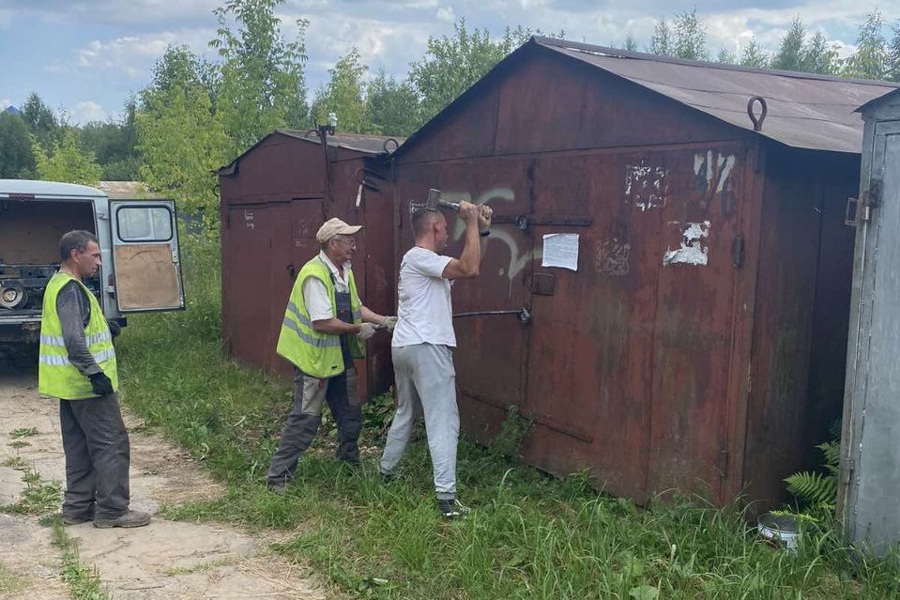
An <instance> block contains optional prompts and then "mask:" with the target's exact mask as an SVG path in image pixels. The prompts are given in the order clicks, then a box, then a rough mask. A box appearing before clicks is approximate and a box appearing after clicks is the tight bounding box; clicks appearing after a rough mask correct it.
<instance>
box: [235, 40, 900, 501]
mask: <svg viewBox="0 0 900 600" xmlns="http://www.w3.org/2000/svg"><path fill="white" fill-rule="evenodd" d="M892 89H895V87H894V86H892V85H890V84H886V83H879V82H867V81H853V80H846V79H838V78H833V77H825V76H817V75H808V74H796V73H783V72H773V71H760V70H753V69H745V68H739V67H730V66H724V65H716V64H703V63H693V62H687V61H679V60H674V59H664V58H660V57H654V56H648V55H643V54H637V53H629V52H624V51H619V50H613V49H608V48H601V47H597V46H589V45H585V44H579V43H571V42H566V41H561V40H549V39H544V38H532V40H530V41H529V42H527V43H526V44H524V45H523V46H522V47H521V48H519V49H518V50H517V51H515V52H514V53H513V54H511V55H510V56H509V57H507V58H506V59H505V60H504V61H502V62H501V63H500V64H499V65H498V66H497V67H496V68H495V69H493V70H492V71H491V72H490V73H489V74H488V75H486V76H485V77H484V78H483V79H482V80H480V81H479V82H478V83H476V84H475V85H474V86H473V87H472V88H470V89H469V90H468V91H467V92H466V93H464V94H463V95H462V96H460V98H458V99H457V100H456V101H455V102H454V103H452V104H451V105H450V106H449V107H448V108H447V109H446V110H444V111H443V112H442V113H441V114H439V115H438V116H437V117H435V118H434V119H433V120H432V121H430V122H429V123H428V124H426V125H425V126H424V127H423V128H422V129H421V130H419V131H418V132H416V133H415V134H414V135H413V136H412V137H411V138H410V139H409V140H408V141H407V142H406V143H405V144H404V145H403V146H402V147H401V148H400V149H399V150H398V151H397V152H395V153H394V154H393V155H391V156H390V157H386V159H385V166H383V172H384V173H385V174H386V175H387V176H389V177H390V178H391V181H392V182H393V194H394V206H395V211H394V219H395V221H394V226H395V231H396V248H395V256H396V257H397V258H399V257H400V256H401V255H402V253H403V252H405V250H406V249H407V248H408V247H409V246H410V245H411V244H412V236H411V234H410V227H409V211H410V205H411V203H415V202H421V201H422V200H424V198H425V196H426V193H427V190H428V188H432V187H436V188H440V189H441V190H442V191H443V194H444V198H445V199H450V200H454V199H457V200H458V199H468V200H472V201H475V202H489V203H490V204H491V206H493V207H494V210H495V214H496V215H497V218H496V219H495V222H496V226H495V231H494V233H493V235H492V236H491V237H490V238H489V243H488V253H487V256H486V258H485V262H484V266H483V268H482V275H481V276H480V278H478V279H476V280H466V281H460V282H458V283H457V285H456V286H455V287H454V309H455V311H456V312H472V311H478V310H509V311H511V313H510V314H501V315H495V316H482V317H471V318H461V319H457V321H456V330H457V334H458V338H459V346H460V348H459V350H458V351H457V352H456V355H455V360H456V365H457V381H458V385H459V392H460V395H459V397H460V409H461V415H462V419H463V427H464V430H465V431H467V432H468V433H469V434H470V435H473V436H474V437H476V438H477V439H479V440H482V441H488V440H490V439H491V438H492V437H493V436H494V435H495V434H496V433H497V432H498V431H499V427H500V425H501V423H502V422H503V419H504V418H505V414H506V413H505V409H506V407H508V406H509V405H515V406H518V407H519V408H520V409H521V411H522V412H523V413H525V414H528V415H530V416H531V417H533V418H534V420H535V423H536V426H535V429H534V431H533V433H532V434H531V435H530V436H529V438H528V439H527V440H525V442H524V445H523V450H524V455H525V457H526V459H527V460H528V461H529V462H531V463H532V464H535V465H537V466H539V467H541V468H543V469H546V470H548V471H550V472H554V473H559V474H565V473H570V472H573V471H575V470H579V469H589V470H590V472H591V473H592V474H593V476H594V477H595V478H596V481H597V482H598V483H599V484H600V485H601V486H603V487H604V489H605V490H607V491H608V492H610V493H612V494H616V495H623V496H630V497H633V498H636V499H637V500H639V501H647V500H648V499H649V498H651V497H652V496H653V495H654V494H657V493H661V492H664V491H666V490H669V489H673V488H678V489H680V490H683V491H689V492H697V493H701V494H704V495H707V496H708V497H710V498H711V499H712V500H713V501H715V502H717V503H720V504H721V503H725V502H728V501H729V500H730V499H732V498H734V497H735V496H737V495H741V494H743V495H744V496H745V497H746V498H748V499H751V500H755V501H759V503H758V504H757V506H758V507H764V506H766V505H769V504H772V503H774V502H777V501H779V500H780V499H781V498H782V496H783V483H782V481H781V480H782V478H783V477H784V476H785V475H787V474H789V473H791V472H792V471H794V470H796V469H798V468H801V467H806V466H808V465H809V462H810V460H811V459H812V458H814V457H815V454H814V452H815V451H814V450H813V445H814V444H816V443H818V442H820V441H822V440H823V439H824V438H825V437H826V436H827V429H828V427H829V425H830V424H831V423H832V421H833V420H834V419H836V418H839V417H840V414H841V403H842V393H843V385H844V362H845V357H846V343H847V323H848V314H849V302H850V281H851V271H852V263H853V243H854V230H853V229H852V228H850V227H847V226H845V224H844V209H845V203H846V200H847V198H848V197H849V196H853V195H855V192H856V191H857V189H858V182H859V160H860V158H859V155H860V146H861V140H862V123H861V121H860V120H859V117H858V115H854V114H853V110H854V109H855V107H857V106H859V105H860V104H862V103H864V102H867V101H869V100H871V99H873V98H876V97H879V96H881V95H883V94H885V93H887V92H889V91H891V90H892ZM224 189H225V188H224V184H223V191H224ZM223 205H224V203H223ZM229 207H232V208H229V209H228V210H232V211H233V210H235V209H234V208H233V202H230V203H229ZM223 210H225V209H223ZM242 210H243V209H242ZM241 214H242V213H240V212H238V216H240V215H241ZM367 214H368V213H367ZM234 218H235V217H234V216H232V223H233V221H234ZM240 219H244V217H240ZM453 225H454V223H451V226H453ZM241 226H242V227H243V224H242V225H241ZM233 228H234V224H232V231H234V229H233ZM455 231H456V234H457V242H456V244H457V245H456V246H453V247H451V248H450V249H449V251H450V252H458V249H459V246H458V235H459V232H460V229H459V228H458V227H457V229H456V230H455ZM370 234H371V232H370ZM553 234H570V235H568V236H565V235H563V236H559V235H557V236H555V237H549V238H545V236H548V235H553ZM574 235H577V239H576V238H575V237H573V236H574ZM576 248H577V260H574V262H570V264H569V266H570V267H574V268H575V269H576V270H570V269H569V268H559V267H549V266H544V265H545V262H547V261H548V259H550V260H562V262H563V264H565V263H566V261H572V259H573V256H572V253H573V251H574V250H575V249H576ZM551 254H552V256H549V255H551ZM385 258H386V257H385ZM281 262H285V261H284V259H282V261H281ZM276 277H277V273H276ZM284 285H285V286H286V285H287V283H286V282H285V283H284ZM265 289H268V288H265ZM286 289H287V288H286V287H285V288H284V290H281V291H279V294H282V292H283V293H286ZM385 299H387V296H385ZM519 309H527V311H528V312H529V313H530V316H531V319H530V322H529V323H528V324H521V323H520V321H519V320H518V319H517V318H516V314H515V311H518V310H519ZM266 322H268V323H271V322H272V321H266Z"/></svg>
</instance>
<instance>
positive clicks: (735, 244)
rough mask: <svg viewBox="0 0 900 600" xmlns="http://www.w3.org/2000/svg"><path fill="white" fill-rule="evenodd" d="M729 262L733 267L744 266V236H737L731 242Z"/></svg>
mask: <svg viewBox="0 0 900 600" xmlns="http://www.w3.org/2000/svg"><path fill="white" fill-rule="evenodd" d="M731 264H732V265H734V268H735V269H740V268H741V267H742V266H744V236H741V235H739V236H737V237H736V238H734V240H733V241H732V242H731Z"/></svg>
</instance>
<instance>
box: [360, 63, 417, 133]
mask: <svg viewBox="0 0 900 600" xmlns="http://www.w3.org/2000/svg"><path fill="white" fill-rule="evenodd" d="M368 102H369V113H370V115H371V121H372V128H373V129H374V130H376V131H377V132H378V133H380V134H382V135H396V136H409V135H411V134H412V133H413V132H414V131H415V130H416V125H417V124H418V123H419V122H420V121H421V119H420V118H419V116H418V114H419V100H418V98H417V97H416V92H415V91H414V90H413V88H412V87H411V85H410V84H409V83H408V82H405V81H403V82H400V81H397V79H396V78H395V77H393V76H391V77H388V75H387V74H386V73H385V71H384V69H381V70H380V71H379V72H378V73H377V74H376V75H375V77H374V78H373V79H372V80H371V81H370V82H369V86H368Z"/></svg>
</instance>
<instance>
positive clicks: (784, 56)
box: [772, 16, 806, 71]
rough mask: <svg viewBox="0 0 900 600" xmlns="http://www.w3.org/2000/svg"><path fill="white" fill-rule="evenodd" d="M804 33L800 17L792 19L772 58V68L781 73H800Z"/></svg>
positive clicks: (802, 61)
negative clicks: (779, 70)
mask: <svg viewBox="0 0 900 600" xmlns="http://www.w3.org/2000/svg"><path fill="white" fill-rule="evenodd" d="M805 38H806V31H805V30H804V28H803V22H802V21H801V20H800V17H799V16H797V17H794V19H793V20H792V21H791V25H790V27H789V28H788V32H787V33H786V34H785V35H784V37H783V38H781V45H780V46H779V48H778V52H776V53H775V56H774V57H773V58H772V68H773V69H781V70H782V71H802V70H803V66H804V60H803V45H804V40H805Z"/></svg>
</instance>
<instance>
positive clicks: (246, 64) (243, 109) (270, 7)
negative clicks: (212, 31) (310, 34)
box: [210, 0, 309, 158]
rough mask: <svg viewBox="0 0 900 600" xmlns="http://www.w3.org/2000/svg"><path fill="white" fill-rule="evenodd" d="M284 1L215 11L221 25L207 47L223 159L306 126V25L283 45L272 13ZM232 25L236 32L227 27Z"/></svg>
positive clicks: (248, 2) (229, 0)
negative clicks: (214, 66) (214, 67)
mask: <svg viewBox="0 0 900 600" xmlns="http://www.w3.org/2000/svg"><path fill="white" fill-rule="evenodd" d="M283 3H284V0H226V2H225V4H224V5H223V6H221V7H219V8H217V9H215V10H214V11H213V14H215V16H216V18H217V19H218V22H219V27H218V30H217V37H216V39H214V40H212V41H211V42H210V46H212V47H213V48H215V49H216V50H217V51H218V53H219V57H220V58H221V60H222V62H221V65H220V66H219V77H220V79H219V82H218V86H217V93H218V95H217V98H216V110H217V112H218V113H219V115H220V116H221V121H222V124H223V126H224V128H225V132H226V134H227V136H228V142H229V145H228V147H227V149H226V156H229V157H230V158H234V157H235V156H237V155H238V154H240V153H241V152H243V151H244V150H246V149H247V148H249V147H250V146H252V145H253V144H255V143H256V142H258V141H259V140H261V139H262V138H263V137H264V136H266V135H268V134H269V133H271V132H272V130H273V129H276V128H278V127H285V126H288V127H297V128H300V127H303V126H304V125H306V124H307V123H308V118H307V109H306V104H305V101H304V98H305V97H306V84H305V79H304V74H303V66H304V64H305V63H306V60H307V56H306V45H305V34H306V28H307V26H308V25H309V23H308V21H305V20H303V19H300V20H298V21H297V22H296V27H297V36H296V38H295V39H294V40H293V41H286V40H285V39H284V37H283V36H282V33H281V20H280V19H278V18H277V17H276V16H275V8H276V7H278V6H279V5H281V4H283ZM232 19H233V20H234V21H235V22H236V25H237V30H233V29H232V27H231V25H230V24H229V22H230V21H231V20H232Z"/></svg>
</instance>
